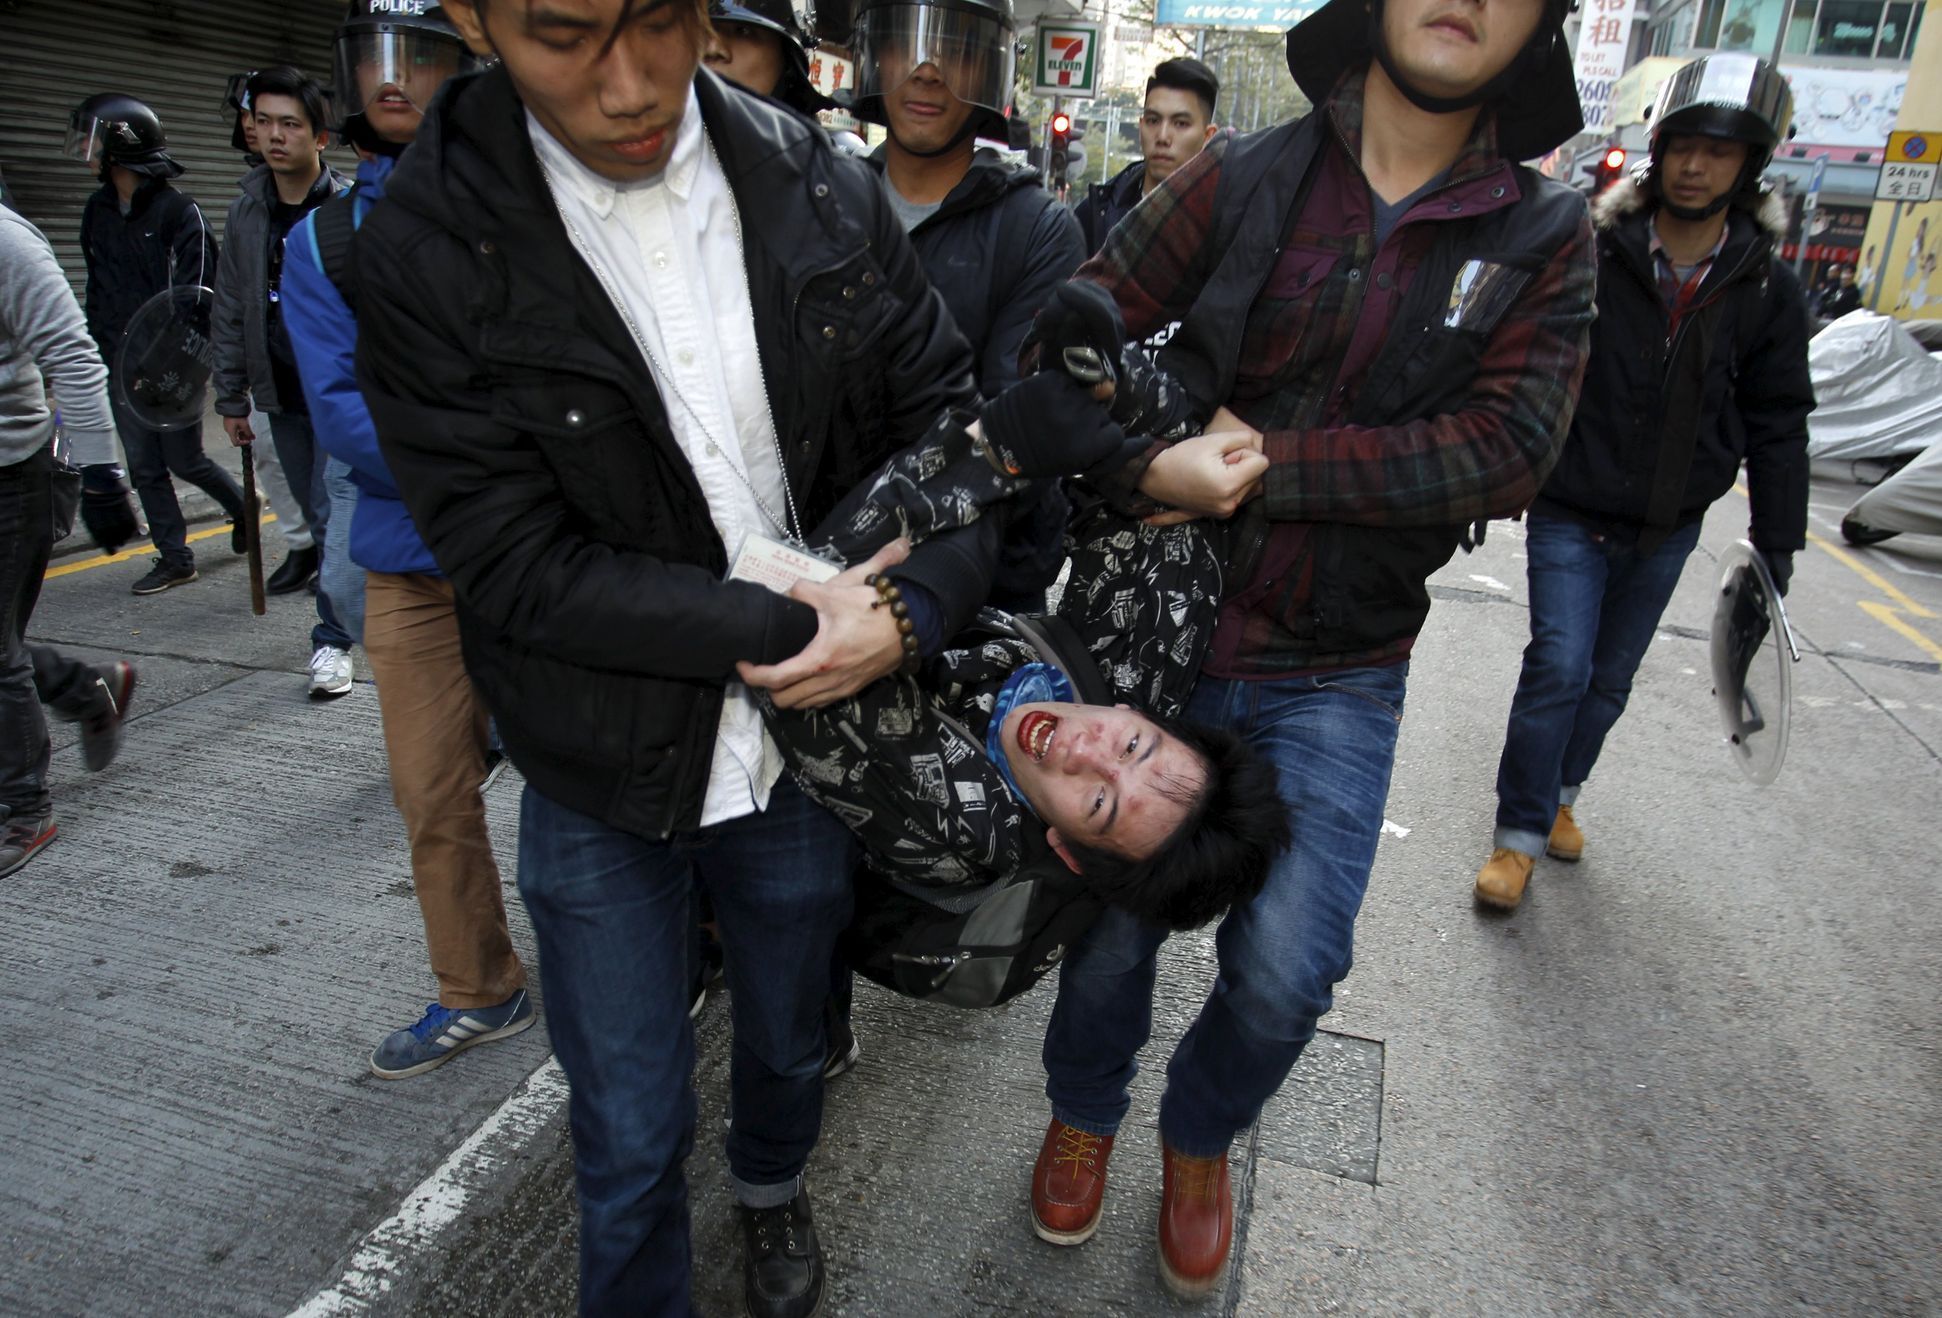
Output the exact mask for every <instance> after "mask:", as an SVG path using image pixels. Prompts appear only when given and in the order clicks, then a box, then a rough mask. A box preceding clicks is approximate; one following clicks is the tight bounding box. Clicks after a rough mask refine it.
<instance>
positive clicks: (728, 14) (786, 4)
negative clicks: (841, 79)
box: [708, 0, 836, 114]
mask: <svg viewBox="0 0 1942 1318" xmlns="http://www.w3.org/2000/svg"><path fill="white" fill-rule="evenodd" d="M708 19H709V21H710V22H712V23H740V24H742V25H744V26H746V27H758V28H761V29H763V30H764V31H767V32H773V33H774V34H775V38H776V40H777V42H779V43H780V44H781V47H782V61H783V70H782V78H781V80H780V81H779V82H777V83H776V86H775V91H774V93H773V95H774V97H775V99H776V100H778V101H781V102H782V103H783V104H784V105H787V106H789V107H790V108H791V109H795V110H800V111H802V113H804V114H814V113H816V112H817V111H818V110H828V109H831V108H832V107H834V106H835V104H836V102H834V101H832V100H830V99H829V98H828V97H826V96H824V95H823V94H822V93H821V92H818V91H817V90H816V87H815V84H813V83H812V82H810V80H809V39H808V37H807V36H806V35H805V34H804V32H803V28H802V23H801V21H800V20H799V19H798V18H797V16H796V11H795V8H794V6H793V5H792V4H791V3H790V0H708Z"/></svg>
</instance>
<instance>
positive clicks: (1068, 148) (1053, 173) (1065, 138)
mask: <svg viewBox="0 0 1942 1318" xmlns="http://www.w3.org/2000/svg"><path fill="white" fill-rule="evenodd" d="M1045 145H1046V160H1047V161H1048V162H1049V163H1050V165H1051V168H1050V169H1048V170H1047V171H1046V172H1047V174H1048V175H1049V176H1050V179H1051V183H1052V190H1053V191H1054V192H1057V191H1058V190H1060V189H1061V188H1063V187H1064V186H1065V171H1066V166H1067V165H1068V164H1070V163H1071V159H1072V116H1071V115H1069V114H1067V113H1066V112H1065V111H1064V110H1059V111H1056V112H1055V113H1054V114H1053V115H1052V122H1051V124H1050V125H1049V126H1048V127H1047V129H1046V133H1045Z"/></svg>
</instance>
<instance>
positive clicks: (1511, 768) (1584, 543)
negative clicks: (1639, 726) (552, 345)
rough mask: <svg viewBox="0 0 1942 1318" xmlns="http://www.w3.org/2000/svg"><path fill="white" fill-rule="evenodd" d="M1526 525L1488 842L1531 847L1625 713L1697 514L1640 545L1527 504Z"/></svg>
mask: <svg viewBox="0 0 1942 1318" xmlns="http://www.w3.org/2000/svg"><path fill="white" fill-rule="evenodd" d="M1526 528H1527V529H1526V534H1525V537H1524V550H1525V554H1526V555H1527V564H1528V567H1527V571H1528V575H1529V579H1530V591H1531V642H1530V644H1529V645H1527V646H1525V647H1524V668H1523V671H1522V672H1521V673H1519V674H1518V677H1517V695H1516V696H1515V698H1513V699H1512V701H1511V706H1510V726H1509V728H1508V730H1506V732H1505V734H1504V753H1503V756H1502V758H1501V759H1500V760H1499V761H1498V764H1497V828H1496V833H1495V836H1494V838H1493V841H1492V845H1493V846H1499V847H1509V848H1511V849H1512V850H1514V851H1521V852H1523V853H1524V854H1525V855H1527V856H1537V855H1542V854H1543V852H1544V844H1545V841H1546V840H1547V839H1548V838H1549V837H1550V835H1551V824H1552V821H1553V820H1554V819H1555V818H1556V816H1557V812H1558V806H1559V805H1570V804H1572V803H1573V802H1575V801H1576V800H1577V799H1578V789H1579V788H1580V787H1582V786H1583V785H1584V782H1585V779H1587V778H1589V777H1590V776H1591V769H1592V766H1593V765H1594V764H1596V763H1597V762H1598V752H1599V751H1600V750H1602V749H1603V748H1604V745H1605V735H1606V734H1607V733H1609V732H1610V731H1611V730H1612V727H1613V725H1614V724H1616V723H1617V722H1618V716H1619V715H1620V714H1622V713H1624V712H1625V702H1626V700H1627V699H1628V698H1629V697H1630V696H1631V694H1632V677H1633V675H1634V674H1636V673H1637V672H1638V670H1639V663H1640V661H1642V660H1643V659H1644V658H1645V651H1646V647H1647V646H1649V645H1651V644H1652V635H1653V633H1654V632H1656V631H1657V630H1658V627H1659V618H1660V615H1662V614H1663V613H1664V612H1665V611H1666V604H1667V603H1668V602H1669V601H1670V600H1671V599H1672V592H1673V589H1674V587H1676V586H1677V585H1678V584H1679V574H1680V573H1681V572H1682V571H1683V570H1684V569H1685V566H1686V558H1687V556H1688V555H1690V554H1691V553H1692V551H1693V546H1694V545H1696V544H1698V543H1699V523H1698V522H1694V523H1693V524H1692V525H1690V526H1685V527H1681V528H1680V529H1679V530H1677V531H1674V532H1673V533H1672V535H1671V536H1669V537H1668V538H1667V539H1666V540H1665V542H1664V543H1662V544H1661V545H1659V547H1658V548H1657V549H1655V550H1653V551H1652V552H1651V553H1649V554H1640V553H1639V552H1638V549H1637V547H1636V546H1634V545H1630V544H1623V543H1620V542H1618V541H1615V540H1613V539H1611V538H1610V537H1608V536H1601V535H1597V534H1595V533H1594V532H1592V531H1590V530H1589V529H1587V528H1586V527H1583V526H1580V525H1579V524H1578V523H1576V522H1573V521H1570V520H1568V519H1566V518H1561V517H1542V516H1537V515H1533V516H1531V517H1530V518H1528V519H1527V521H1526Z"/></svg>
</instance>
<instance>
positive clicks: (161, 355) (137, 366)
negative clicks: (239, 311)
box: [114, 284, 216, 430]
mask: <svg viewBox="0 0 1942 1318" xmlns="http://www.w3.org/2000/svg"><path fill="white" fill-rule="evenodd" d="M215 301H216V295H215V294H214V293H212V292H211V291H210V290H209V289H207V288H204V287H202V286H200V285H197V284H182V285H178V286H177V287H175V288H171V289H165V290H163V291H162V292H160V293H157V294H156V295H155V296H154V297H152V298H150V299H149V300H148V301H146V302H144V303H142V305H141V306H140V307H139V308H138V309H137V310H136V312H135V314H134V315H133V316H131V317H130V318H129V320H128V329H127V331H126V332H125V333H124V334H123V335H122V340H121V350H120V352H118V353H117V354H116V356H115V374H114V379H115V390H116V392H117V393H119V394H120V395H121V401H122V402H123V403H125V404H126V405H127V407H128V410H129V411H131V412H133V413H134V414H135V416H136V417H137V418H138V419H140V421H141V422H142V424H143V425H146V426H152V427H154V428H155V429H156V430H186V429H188V428H189V427H190V426H194V425H199V424H200V423H201V421H202V415H203V410H204V405H205V402H206V400H207V395H208V391H209V377H210V376H211V375H212V374H214V373H215V365H216V349H215V344H214V343H213V342H211V340H210V336H209V318H210V312H211V311H212V310H213V309H214V307H215Z"/></svg>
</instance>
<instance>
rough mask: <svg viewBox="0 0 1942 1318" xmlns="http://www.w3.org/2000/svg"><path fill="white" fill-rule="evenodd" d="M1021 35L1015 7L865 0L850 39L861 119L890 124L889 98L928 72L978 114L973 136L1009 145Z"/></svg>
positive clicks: (995, 2) (981, 0) (943, 0)
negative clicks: (923, 71)
mask: <svg viewBox="0 0 1942 1318" xmlns="http://www.w3.org/2000/svg"><path fill="white" fill-rule="evenodd" d="M1017 32H1018V28H1017V24H1016V23H1015V22H1014V20H1013V18H1012V11H1011V0H929V2H928V3H921V4H917V3H911V2H910V0H878V2H876V3H869V2H868V0H866V5H865V7H864V9H863V10H862V11H861V12H860V13H858V14H857V16H856V33H855V35H854V37H853V38H852V39H851V47H852V49H853V51H854V53H855V56H856V96H855V113H856V115H857V117H858V118H859V119H868V120H870V121H871V122H872V123H879V124H881V123H887V122H888V120H887V119H886V118H885V116H884V109H883V98H884V97H885V96H886V95H888V94H889V93H891V92H894V91H896V90H897V88H898V87H901V86H902V85H903V84H904V82H905V80H906V79H908V78H909V77H910V75H911V74H913V73H915V72H916V71H917V70H918V69H920V68H922V67H923V66H924V65H926V64H928V65H930V66H931V67H932V68H934V69H936V70H937V75H938V77H939V79H940V80H942V82H943V83H944V85H945V86H946V87H947V88H949V89H950V92H951V95H953V96H955V97H957V99H959V100H960V101H964V102H967V103H968V104H970V105H971V106H973V107H974V108H973V111H972V115H971V118H970V120H969V122H968V123H967V124H966V129H967V131H969V132H972V133H975V134H977V135H978V136H980V137H995V138H998V139H1000V140H1003V139H1005V138H1006V136H1007V130H1006V124H1007V120H1008V111H1009V109H1010V107H1011V98H1012V80H1013V78H1014V76H1015V74H1016V72H1017V62H1018V47H1017V41H1018V37H1017Z"/></svg>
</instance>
